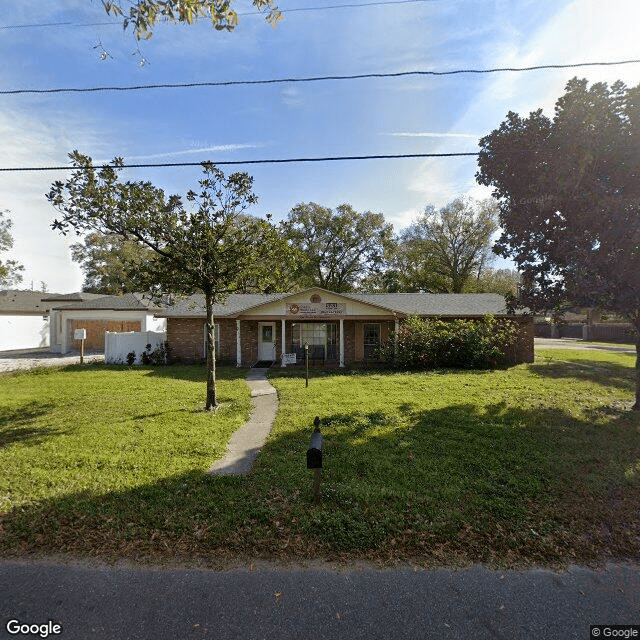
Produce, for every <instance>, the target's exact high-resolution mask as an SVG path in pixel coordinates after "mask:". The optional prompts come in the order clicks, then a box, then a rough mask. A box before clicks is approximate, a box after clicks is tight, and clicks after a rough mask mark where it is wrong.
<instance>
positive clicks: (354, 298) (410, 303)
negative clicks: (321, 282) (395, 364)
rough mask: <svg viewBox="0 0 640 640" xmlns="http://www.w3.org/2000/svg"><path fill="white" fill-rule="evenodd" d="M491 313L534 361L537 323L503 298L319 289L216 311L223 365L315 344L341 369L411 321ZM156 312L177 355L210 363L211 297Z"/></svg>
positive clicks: (234, 301) (254, 297) (247, 298)
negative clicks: (514, 331) (511, 325)
mask: <svg viewBox="0 0 640 640" xmlns="http://www.w3.org/2000/svg"><path fill="white" fill-rule="evenodd" d="M487 314H491V315H493V316H495V317H498V318H501V317H504V318H507V317H508V318H509V319H512V320H515V321H517V322H518V323H519V325H520V340H519V342H518V345H517V349H516V355H515V358H513V360H514V364H516V363H521V362H533V322H532V318H531V316H525V315H507V310H506V306H505V301H504V298H503V297H502V296H500V295H497V294H493V293H470V294H424V293H389V294H367V293H333V292H331V291H326V290H324V289H320V288H312V289H307V290H305V291H301V292H298V293H293V294H291V293H274V294H264V295H261V294H232V295H230V296H229V297H228V298H227V300H226V302H225V303H224V304H218V305H216V306H215V307H214V317H215V326H216V336H215V338H216V353H217V357H218V359H219V360H221V361H225V362H232V363H234V364H236V365H237V366H252V365H253V364H255V363H256V362H257V361H281V359H282V355H283V354H295V356H296V361H297V362H300V361H301V360H304V351H305V344H308V345H309V357H310V360H311V362H312V364H316V365H323V366H324V365H329V366H331V365H333V366H340V367H342V366H346V365H349V364H353V363H359V362H368V361H372V359H373V358H374V357H375V356H374V354H375V351H376V348H377V346H378V345H379V344H380V343H381V342H383V341H385V340H386V339H387V338H388V337H389V335H390V332H392V331H395V330H397V329H398V328H399V326H400V324H401V323H402V320H403V319H404V318H406V317H407V316H410V315H418V316H420V317H422V318H428V317H438V318H442V319H453V318H466V319H469V318H481V317H482V316H484V315H487ZM156 315H157V316H158V317H162V318H166V320H167V340H168V342H169V346H170V348H171V356H172V358H174V359H178V360H180V361H182V362H193V361H199V360H202V359H203V358H204V356H205V338H206V335H205V317H206V314H205V308H204V296H202V295H194V296H190V297H189V298H186V299H183V300H181V301H179V302H178V303H176V304H175V305H173V306H170V307H167V308H164V309H162V310H159V311H157V312H156Z"/></svg>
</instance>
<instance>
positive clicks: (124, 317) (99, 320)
mask: <svg viewBox="0 0 640 640" xmlns="http://www.w3.org/2000/svg"><path fill="white" fill-rule="evenodd" d="M83 295H86V294H83ZM154 310H155V305H154V304H153V303H152V302H151V301H150V300H149V299H147V298H145V297H144V296H143V295H141V294H137V293H127V294H124V295H122V296H104V295H95V294H94V296H93V297H92V298H91V299H90V300H85V301H73V302H68V303H66V304H56V305H55V306H52V307H51V311H50V316H51V319H50V323H49V325H50V327H49V328H50V339H49V342H50V350H51V351H53V352H54V353H68V352H69V351H71V350H78V349H79V348H80V341H79V340H74V339H73V336H74V332H75V330H76V329H85V330H86V332H87V338H86V340H85V345H84V346H85V349H86V350H91V351H103V350H104V334H105V331H117V332H124V331H164V330H165V328H166V320H165V319H164V318H156V317H154Z"/></svg>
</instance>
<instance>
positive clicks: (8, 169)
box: [0, 151, 479, 173]
mask: <svg viewBox="0 0 640 640" xmlns="http://www.w3.org/2000/svg"><path fill="white" fill-rule="evenodd" d="M477 155H479V153H478V152H477V151H471V152H464V153H398V154H385V155H371V156H328V157H324V158H272V159H265V160H221V161H219V162H213V161H211V164H215V165H230V164H285V163H293V162H337V161H342V160H393V159H397V158H453V157H459V156H477ZM207 162H209V161H207ZM202 164H203V163H202V162H159V163H152V164H147V163H143V164H123V165H122V166H121V167H117V168H118V169H119V168H122V169H142V168H163V167H200V166H202ZM93 168H94V169H107V168H115V167H114V166H113V165H111V164H102V165H95V166H93ZM79 169H82V167H60V166H58V167H0V172H4V173H8V172H18V171H77V170H79Z"/></svg>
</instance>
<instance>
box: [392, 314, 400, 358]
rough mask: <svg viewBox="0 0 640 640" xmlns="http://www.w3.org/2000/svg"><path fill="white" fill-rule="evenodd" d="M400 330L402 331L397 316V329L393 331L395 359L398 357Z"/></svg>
mask: <svg viewBox="0 0 640 640" xmlns="http://www.w3.org/2000/svg"><path fill="white" fill-rule="evenodd" d="M398 331H400V321H399V320H398V318H396V326H395V331H394V333H393V361H394V362H395V361H396V360H397V359H398Z"/></svg>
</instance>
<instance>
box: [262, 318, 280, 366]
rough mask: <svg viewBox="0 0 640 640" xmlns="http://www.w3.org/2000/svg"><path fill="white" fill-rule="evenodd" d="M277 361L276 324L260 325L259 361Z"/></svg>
mask: <svg viewBox="0 0 640 640" xmlns="http://www.w3.org/2000/svg"><path fill="white" fill-rule="evenodd" d="M275 359H276V323H275V322H259V323H258V360H275Z"/></svg>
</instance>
